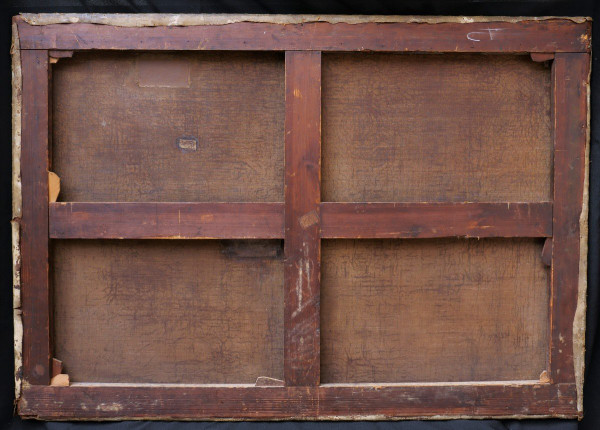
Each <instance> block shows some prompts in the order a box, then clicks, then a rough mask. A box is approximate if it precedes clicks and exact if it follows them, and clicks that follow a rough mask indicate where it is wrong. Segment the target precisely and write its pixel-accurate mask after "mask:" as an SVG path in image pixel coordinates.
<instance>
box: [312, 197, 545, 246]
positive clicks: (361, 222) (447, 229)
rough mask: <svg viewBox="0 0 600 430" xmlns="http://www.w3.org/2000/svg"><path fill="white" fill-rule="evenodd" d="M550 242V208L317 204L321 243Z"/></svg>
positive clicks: (542, 205)
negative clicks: (369, 240) (453, 239)
mask: <svg viewBox="0 0 600 430" xmlns="http://www.w3.org/2000/svg"><path fill="white" fill-rule="evenodd" d="M455 236H461V237H547V236H552V203H321V237H322V238H328V239H332V238H340V239H348V238H350V239H351V238H433V237H455Z"/></svg>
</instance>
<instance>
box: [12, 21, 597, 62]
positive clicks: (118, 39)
mask: <svg viewBox="0 0 600 430" xmlns="http://www.w3.org/2000/svg"><path fill="white" fill-rule="evenodd" d="M15 19H16V21H17V24H18V27H19V39H20V43H21V49H66V50H82V49H152V50H279V51H283V50H319V51H321V50H322V51H328V50H333V51H365V50H366V51H419V52H427V51H433V52H523V53H526V52H589V50H590V38H591V23H589V22H585V23H574V22H572V21H571V20H568V19H553V20H545V21H521V22H516V23H515V22H502V21H498V22H485V23H482V22H473V23H439V24H435V25H432V24H427V23H360V24H346V23H336V24H331V23H327V22H307V23H303V24H285V25H279V24H272V23H252V22H239V23H232V24H225V25H214V26H211V25H201V26H190V27H175V26H173V27H142V28H139V27H114V26H108V25H95V24H86V23H75V24H68V25H65V24H51V25H44V26H34V25H29V24H27V23H25V22H23V21H22V19H21V18H19V17H16V18H15Z"/></svg>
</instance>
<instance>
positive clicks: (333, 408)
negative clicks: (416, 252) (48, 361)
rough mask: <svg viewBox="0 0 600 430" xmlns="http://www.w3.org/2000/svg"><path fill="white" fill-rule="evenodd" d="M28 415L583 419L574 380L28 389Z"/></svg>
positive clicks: (23, 405)
mask: <svg viewBox="0 0 600 430" xmlns="http://www.w3.org/2000/svg"><path fill="white" fill-rule="evenodd" d="M19 413H20V414H21V415H23V416H25V417H30V418H40V419H49V420H59V419H63V420H64V419H70V418H78V419H99V420H101V419H111V420H115V419H150V418H152V419H176V420H183V419H219V418H229V419H251V420H256V419H262V418H276V419H306V418H312V419H341V418H346V419H389V418H395V417H398V418H400V417H409V416H410V417H425V418H426V417H430V418H433V417H438V418H439V417H455V418H456V417H459V416H475V417H508V416H512V417H514V416H515V415H516V416H524V417H525V416H560V417H571V418H574V417H580V416H581V414H580V413H578V412H577V410H576V407H575V386H574V384H557V385H551V384H531V385H519V384H516V383H515V384H508V383H507V384H502V383H498V384H490V385H443V384H439V385H438V384H434V385H424V386H417V385H414V386H381V385H380V386H377V387H376V388H375V386H367V385H363V386H317V387H249V386H245V387H240V386H237V387H236V386H230V387H225V386H221V387H206V386H204V387H202V386H195V387H194V386H187V387H182V386H179V387H178V386H156V385H154V386H143V385H140V386H135V387H133V386H127V385H119V386H85V385H77V386H71V387H40V386H37V387H29V388H26V389H25V390H24V395H23V398H22V399H21V401H20V402H19Z"/></svg>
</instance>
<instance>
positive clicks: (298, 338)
mask: <svg viewBox="0 0 600 430" xmlns="http://www.w3.org/2000/svg"><path fill="white" fill-rule="evenodd" d="M285 73H286V76H285V79H286V80H285V103H286V114H285V115H286V116H285V242H284V246H285V269H284V270H285V273H284V278H285V313H284V325H285V329H284V333H285V344H284V369H285V370H284V375H285V383H286V385H317V384H318V383H319V348H320V346H319V341H320V340H319V339H320V337H319V301H320V298H319V294H320V290H319V278H320V256H321V243H320V238H319V203H320V199H321V191H320V173H321V157H320V155H321V53H320V52H298V51H292V52H286V55H285Z"/></svg>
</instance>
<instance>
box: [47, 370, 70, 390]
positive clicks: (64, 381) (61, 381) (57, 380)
mask: <svg viewBox="0 0 600 430" xmlns="http://www.w3.org/2000/svg"><path fill="white" fill-rule="evenodd" d="M50 385H51V386H53V387H68V386H69V375H67V374H66V373H60V374H58V375H56V376H54V377H53V378H52V379H51V380H50Z"/></svg>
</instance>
